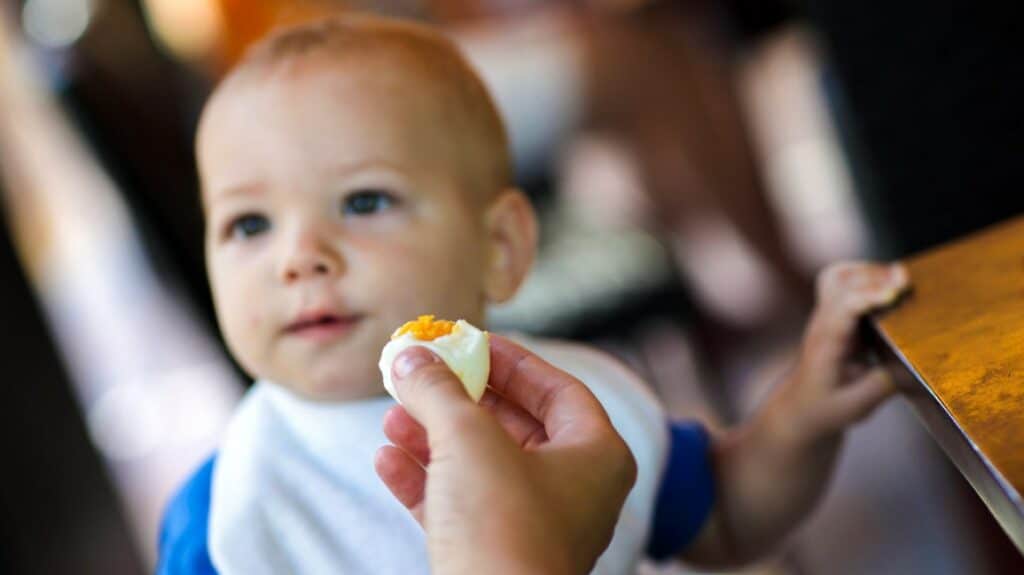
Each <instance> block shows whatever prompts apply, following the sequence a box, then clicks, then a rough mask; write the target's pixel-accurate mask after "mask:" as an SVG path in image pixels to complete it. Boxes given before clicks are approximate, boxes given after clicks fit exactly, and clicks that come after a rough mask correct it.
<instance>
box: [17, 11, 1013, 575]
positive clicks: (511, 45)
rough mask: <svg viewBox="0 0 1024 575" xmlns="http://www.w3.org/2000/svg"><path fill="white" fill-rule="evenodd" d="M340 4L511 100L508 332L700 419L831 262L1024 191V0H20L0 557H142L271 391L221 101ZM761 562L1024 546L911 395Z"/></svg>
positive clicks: (941, 230)
mask: <svg viewBox="0 0 1024 575" xmlns="http://www.w3.org/2000/svg"><path fill="white" fill-rule="evenodd" d="M339 10H364V11H366V10H370V11H375V12H379V13H384V14H390V15H393V16H397V17H402V18H410V19H415V20H419V21H425V22H429V23H432V24H435V25H437V26H439V27H441V28H442V29H444V30H445V31H447V32H448V33H450V34H451V36H452V37H453V38H454V39H455V40H456V41H457V42H459V43H460V44H461V45H462V47H463V48H464V50H465V51H466V53H467V55H468V56H469V58H470V59H471V60H472V61H473V63H474V64H475V65H476V66H477V68H478V69H479V70H480V72H481V73H482V75H483V76H484V78H485V80H486V81H487V83H488V84H489V85H490V87H491V89H492V91H493V92H494V95H495V97H496V99H497V101H498V103H499V107H500V108H501V109H502V111H503V113H504V115H505V117H506V121H507V122H508V124H509V130H510V134H511V137H512V143H513V148H514V154H515V160H516V167H517V177H518V180H519V183H520V184H521V185H522V186H523V187H524V189H525V190H526V191H527V192H528V193H529V195H530V196H531V198H533V200H534V201H535V203H536V205H537V207H538V210H539V212H540V215H541V219H542V224H543V229H542V245H541V252H540V256H539V261H538V264H537V267H536V269H535V271H534V273H533V275H532V276H531V278H530V279H529V281H528V283H527V285H526V286H525V287H524V289H523V290H522V292H521V294H520V295H519V296H518V297H517V298H516V299H515V300H514V301H513V302H511V303H510V304H508V305H506V306H503V307H502V308H498V309H495V310H493V313H492V323H493V327H494V328H495V329H506V330H522V331H527V332H531V333H537V334H544V335H553V336H560V337H570V338H576V339H581V340H585V341H589V342H592V343H595V344H597V345H600V346H602V347H604V348H606V349H608V350H609V351H612V352H613V353H615V354H617V355H619V356H620V357H622V358H623V359H624V360H626V361H627V362H629V363H630V364H631V365H632V366H633V367H634V368H636V369H637V370H638V371H639V372H640V373H641V374H643V375H644V376H645V378H646V379H647V380H648V381H650V382H651V385H652V386H653V387H654V388H655V391H656V392H658V393H659V394H660V395H661V396H662V397H663V398H664V400H665V401H666V403H667V404H668V405H669V407H670V410H671V411H672V413H673V414H675V415H677V416H680V417H698V418H701V419H704V420H706V421H708V422H709V423H710V424H712V425H724V424H728V423H729V422H731V421H735V420H736V419H738V418H741V417H742V416H743V415H744V414H745V413H747V412H749V411H750V410H751V408H752V406H753V405H755V404H756V402H757V401H758V399H759V398H760V397H762V396H763V394H764V392H765V390H766V389H767V387H768V386H770V385H771V384H772V383H773V382H774V381H775V380H776V379H777V378H778V377H779V375H780V374H781V372H782V371H783V370H784V369H785V367H786V365H788V362H789V361H790V360H791V359H792V357H793V353H794V350H795V349H796V345H797V343H798V338H799V335H800V328H801V326H802V324H803V321H804V320H805V318H806V314H807V313H808V311H809V309H810V305H811V303H812V299H811V296H812V294H811V285H812V281H813V277H814V274H815V272H816V271H817V270H818V269H820V268H821V267H822V266H824V265H826V264H827V263H829V262H832V261H835V260H838V259H844V258H867V257H871V258H883V259H895V258H899V257H902V256H905V255H908V254H910V253H914V252H916V251H919V250H922V249H926V248H928V247H930V246H934V245H937V244H940V243H942V242H944V241H948V240H950V239H953V238H955V237H958V236H960V235H963V234H966V233H969V232H971V231H973V230H977V229H980V228H982V227H984V226H986V225H989V224H991V223H994V222H998V221H1001V220H1005V219H1007V218H1010V217H1012V216H1014V215H1016V214H1019V213H1021V212H1024V185H1022V184H1024V175H1022V173H1021V166H1024V162H1022V159H1024V158H1022V153H1024V130H1022V116H1024V113H1022V107H1021V103H1022V102H1024V94H1022V93H1021V88H1020V87H1019V82H1016V81H1014V80H1015V79H1016V78H1015V76H1016V75H1017V72H1018V71H1019V68H1020V65H1019V62H1018V61H1017V60H1018V59H1019V56H1020V54H1021V53H1024V52H1022V50H1021V48H1022V46H1021V44H1022V40H1021V38H1022V34H1021V32H1022V30H1021V29H1020V28H1021V24H1020V22H1021V20H1020V18H1018V17H1016V14H1014V13H1013V12H1014V10H1013V9H1012V8H1005V9H998V8H995V7H994V5H988V3H966V2H959V3H956V2H943V1H938V2H914V1H910V2H898V3H892V2H853V1H836V0H832V1H818V0H807V1H804V2H798V1H784V0H775V1H754V0H722V1H718V2H714V1H710V0H709V1H700V0H689V1H687V0H678V1H672V0H648V1H644V0H590V1H582V0H578V1H569V0H565V1H547V2H540V1H537V0H391V1H381V2H369V1H352V2H344V1H341V0H336V1H332V0H319V1H318V0H302V1H299V0H24V1H21V0H0V175H2V179H0V213H2V214H3V216H4V218H3V224H4V225H3V226H0V296H2V297H3V300H4V301H5V302H6V310H7V311H5V312H4V314H3V316H2V317H3V318H4V319H3V323H2V329H0V342H2V345H0V350H2V351H3V354H4V364H5V366H6V369H7V375H8V376H9V380H8V383H7V385H5V386H3V388H4V392H3V393H4V400H3V401H2V402H0V446H2V449H0V453H3V454H5V455H6V457H7V461H6V465H3V466H2V467H3V468H4V469H5V473H4V475H3V479H0V572H9V573H25V574H34V573H40V574H42V573H46V574H53V573H76V574H91V573H96V574H112V575H120V574H135V573H143V572H147V571H151V570H152V565H153V564H154V561H155V541H156V536H157V524H158V520H159V517H160V514H161V511H162V509H163V506H164V505H165V504H166V502H167V498H168V497H169V495H170V494H171V493H172V492H173V490H174V489H175V487H176V486H177V485H179V484H180V482H181V481H182V480H183V478H184V477H186V476H187V475H188V474H189V472H190V471H191V470H192V468H193V467H194V466H195V465H196V464H198V462H199V461H200V460H201V459H202V458H203V457H204V456H205V455H207V454H208V453H209V452H210V451H212V450H213V449H214V448H215V446H216V444H217V438H218V434H219V432H220V430H221V429H222V428H223V425H224V424H225V422H226V421H227V418H228V417H229V416H230V413H231V410H232V407H233V405H234V404H235V402H236V401H237V399H238V398H239V396H240V394H241V393H242V392H243V391H244V388H245V386H246V385H247V383H248V382H247V381H246V379H245V377H244V375H243V374H242V373H241V371H240V370H238V369H237V366H235V365H234V364H233V363H232V361H231V359H230V357H228V355H227V353H226V351H225V349H224V347H223V345H222V343H221V342H220V340H219V338H218V336H217V333H216V325H215V321H214V317H213V309H212V304H211V301H210V295H209V293H208V290H207V287H206V277H205V271H204V264H203V251H202V215H201V212H200V210H199V203H198V197H199V196H198V189H197V181H196V172H195V165H194V158H193V155H192V137H193V131H194V128H195V123H196V120H197V117H198V114H199V111H200V109H201V106H202V104H203V101H204V98H205V97H206V95H207V94H208V93H209V91H210V90H211V89H212V87H213V86H214V85H215V84H216V82H217V80H218V78H219V77H220V76H222V75H223V73H224V72H225V71H226V70H227V69H229V67H230V66H231V64H232V63H233V62H234V61H236V60H237V59H238V58H239V56H240V55H241V54H242V53H244V50H245V49H246V47H247V46H248V45H250V44H251V43H252V42H254V41H256V40H258V39H259V38H260V37H262V36H263V35H264V34H266V33H267V32H268V31H269V30H271V29H272V28H274V27H276V26H280V25H284V24H288V23H293V22H299V21H303V20H306V19H310V18H316V17H319V16H322V15H324V14H329V13H332V12H335V11H339ZM677 570H679V568H677V567H669V566H655V565H649V566H645V567H644V568H643V570H642V571H643V572H647V573H674V572H677ZM749 572H751V573H789V574H817V573H830V574H831V573H840V574H844V573H849V574H860V573H901V574H915V573H928V574H930V575H934V574H944V573H949V574H954V573H957V574H959V573H976V574H986V573H1021V572H1024V560H1022V558H1021V556H1020V555H1019V553H1018V552H1017V551H1015V550H1014V549H1013V547H1012V546H1011V545H1010V543H1009V542H1008V540H1007V539H1006V537H1005V535H1003V533H1002V532H1001V531H1000V530H999V528H998V526H996V525H995V523H994V522H993V521H992V519H991V517H990V516H989V514H988V512H987V510H986V509H985V508H984V506H983V505H982V504H981V503H980V501H979V500H978V499H977V497H976V496H975V495H974V493H973V492H972V491H971V490H970V488H969V487H968V486H967V484H966V483H965V482H964V480H963V479H962V478H961V476H960V475H959V473H958V472H957V471H956V470H955V469H954V468H952V467H951V466H950V465H949V463H948V462H947V461H946V459H945V458H944V457H943V456H942V454H941V452H939V451H938V449H937V448H936V447H935V445H934V443H933V442H932V441H931V439H930V438H929V437H928V436H927V434H926V433H925V432H924V431H923V430H922V428H921V427H920V425H919V424H918V422H917V421H916V420H915V419H914V417H913V415H912V414H911V412H910V410H909V409H908V408H907V407H906V405H905V404H904V403H903V402H902V401H894V402H890V404H888V405H887V406H885V407H884V408H882V409H881V410H880V411H879V412H878V413H877V414H876V415H875V416H873V417H872V418H871V419H870V420H869V421H868V422H866V423H865V424H863V425H862V426H860V427H859V428H857V429H856V430H854V432H853V433H851V436H850V439H849V441H848V442H847V446H846V450H845V452H844V455H843V458H842V461H841V463H840V467H839V471H838V473H837V476H836V478H835V482H834V485H833V486H832V488H831V490H830V491H829V494H828V496H827V498H826V500H825V502H824V503H823V505H822V506H821V508H820V509H819V510H818V511H817V512H816V513H815V515H814V516H813V517H812V518H811V520H810V521H809V522H808V524H807V525H806V526H805V527H804V528H803V529H801V530H800V532H799V533H798V534H797V535H796V536H795V537H794V538H793V541H792V542H791V544H790V545H788V546H787V548H786V549H785V550H784V551H782V552H781V553H780V554H779V556H778V557H776V558H774V559H772V560H770V561H766V562H765V564H764V565H761V566H758V567H755V568H752V569H750V570H749Z"/></svg>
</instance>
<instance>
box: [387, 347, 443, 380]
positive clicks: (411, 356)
mask: <svg viewBox="0 0 1024 575" xmlns="http://www.w3.org/2000/svg"><path fill="white" fill-rule="evenodd" d="M436 362H437V356H436V355H434V354H433V353H431V352H430V350H428V349H427V348H425V347H420V346H416V347H410V348H409V349H407V350H405V351H403V352H402V353H400V354H398V357H397V358H395V364H394V365H393V366H392V367H391V372H392V373H393V374H394V376H395V377H397V378H399V379H402V378H404V377H408V376H409V374H411V373H412V372H414V371H416V370H417V369H419V368H421V367H423V366H425V365H429V364H431V363H436Z"/></svg>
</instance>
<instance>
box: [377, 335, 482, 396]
mask: <svg viewBox="0 0 1024 575" xmlns="http://www.w3.org/2000/svg"><path fill="white" fill-rule="evenodd" d="M415 345H419V346H422V347H425V348H427V349H429V350H430V351H432V352H434V353H435V354H436V355H437V356H438V357H440V358H441V360H442V361H444V363H445V364H446V365H447V366H448V368H449V369H451V370H452V372H453V373H454V374H455V375H456V376H457V377H458V378H459V381H461V382H462V385H463V387H465V388H466V392H467V393H468V394H469V396H470V397H471V398H472V399H473V401H480V398H481V397H483V395H484V390H486V389H487V377H488V375H490V371H491V350H490V347H489V346H488V345H487V332H486V331H482V330H480V329H477V328H476V327H474V326H473V325H472V324H471V323H469V322H467V321H465V320H461V319H460V320H459V321H457V322H455V327H454V328H453V329H452V332H451V333H450V334H448V335H444V336H441V337H439V338H437V339H435V340H432V341H423V340H421V339H417V338H416V336H415V335H413V334H412V333H411V332H410V333H404V334H402V335H401V336H399V337H397V338H395V339H393V340H391V341H389V342H388V343H387V345H385V346H384V349H383V350H381V353H380V363H379V364H378V365H379V366H380V374H381V376H383V378H384V389H386V390H387V391H388V393H390V394H391V397H393V398H395V401H399V403H401V401H400V400H399V399H398V394H397V393H395V386H394V383H393V382H392V381H391V365H392V364H393V363H394V362H395V358H396V357H398V354H400V353H402V351H404V350H405V349H407V348H409V347H412V346H415Z"/></svg>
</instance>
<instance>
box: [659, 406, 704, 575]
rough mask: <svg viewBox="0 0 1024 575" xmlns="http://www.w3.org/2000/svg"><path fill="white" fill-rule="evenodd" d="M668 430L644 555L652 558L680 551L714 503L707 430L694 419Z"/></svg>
mask: <svg viewBox="0 0 1024 575" xmlns="http://www.w3.org/2000/svg"><path fill="white" fill-rule="evenodd" d="M669 431H670V441H671V444H670V447H669V456H668V463H667V464H666V465H665V475H664V476H663V477H662V480H661V487H660V488H659V489H658V499H657V502H656V503H655V507H654V523H653V525H652V527H651V539H650V541H649V542H648V544H647V554H648V555H649V556H650V557H651V558H652V559H655V560H663V559H668V558H670V557H674V556H676V555H678V554H679V553H680V552H682V551H683V550H684V549H685V548H686V547H687V545H689V544H690V543H691V542H692V541H693V539H694V538H695V537H696V536H697V533H699V532H700V528H701V527H702V526H703V525H704V521H705V520H706V519H707V518H708V514H709V513H710V512H711V508H712V507H713V506H714V503H715V478H714V470H713V469H712V464H711V463H712V462H711V457H710V452H709V448H710V440H709V437H708V432H707V430H706V429H704V426H703V425H701V424H699V423H696V422H686V423H683V422H676V423H672V424H671V425H670V427H669Z"/></svg>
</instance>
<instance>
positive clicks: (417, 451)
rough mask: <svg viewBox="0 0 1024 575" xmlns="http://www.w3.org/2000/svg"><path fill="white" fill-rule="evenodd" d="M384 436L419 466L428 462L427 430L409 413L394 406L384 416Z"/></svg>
mask: <svg viewBox="0 0 1024 575" xmlns="http://www.w3.org/2000/svg"><path fill="white" fill-rule="evenodd" d="M383 425H384V435H385V436H386V437H387V438H388V440H389V441H390V442H391V443H394V444H395V446H396V447H398V448H399V449H401V450H402V451H404V452H406V453H407V454H409V456H410V457H412V458H413V459H414V460H415V461H416V462H417V463H419V464H420V465H424V466H425V465H426V464H427V463H429V462H430V444H429V443H428V441H427V430H426V429H424V428H423V426H422V425H420V424H419V423H418V422H417V421H416V420H415V419H413V418H412V416H411V415H409V412H407V411H406V410H405V408H403V407H402V406H400V405H396V406H395V407H392V408H391V409H389V410H388V412H387V413H385V414H384V424H383Z"/></svg>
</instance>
